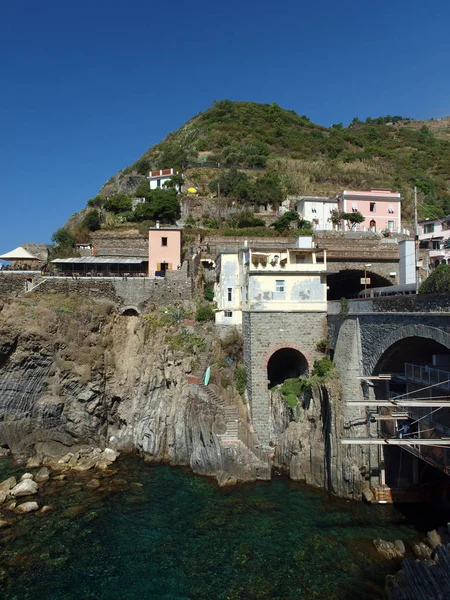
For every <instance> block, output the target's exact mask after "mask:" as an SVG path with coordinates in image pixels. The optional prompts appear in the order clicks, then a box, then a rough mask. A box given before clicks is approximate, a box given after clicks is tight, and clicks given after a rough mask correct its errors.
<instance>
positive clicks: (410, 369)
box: [405, 363, 450, 390]
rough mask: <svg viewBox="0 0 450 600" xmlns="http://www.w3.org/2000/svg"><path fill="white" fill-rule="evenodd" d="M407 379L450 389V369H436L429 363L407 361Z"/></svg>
mask: <svg viewBox="0 0 450 600" xmlns="http://www.w3.org/2000/svg"><path fill="white" fill-rule="evenodd" d="M405 379H406V380H407V381H414V382H416V383H425V384H427V385H433V386H436V387H440V388H442V389H444V390H450V371H444V370H442V369H436V368H434V367H429V366H428V365H414V364H411V363H405Z"/></svg>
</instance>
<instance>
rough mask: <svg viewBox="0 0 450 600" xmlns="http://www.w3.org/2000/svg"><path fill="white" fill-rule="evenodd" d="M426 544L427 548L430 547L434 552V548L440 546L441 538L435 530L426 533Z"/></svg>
mask: <svg viewBox="0 0 450 600" xmlns="http://www.w3.org/2000/svg"><path fill="white" fill-rule="evenodd" d="M427 542H428V544H429V546H431V549H432V550H434V549H435V548H436V546H440V545H441V544H442V539H441V536H440V535H439V533H438V532H437V531H436V529H433V530H432V531H429V532H428V533H427Z"/></svg>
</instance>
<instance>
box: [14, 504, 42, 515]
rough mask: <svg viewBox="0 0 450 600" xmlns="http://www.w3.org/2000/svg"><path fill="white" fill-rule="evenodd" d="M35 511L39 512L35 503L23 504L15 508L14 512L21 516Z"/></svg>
mask: <svg viewBox="0 0 450 600" xmlns="http://www.w3.org/2000/svg"><path fill="white" fill-rule="evenodd" d="M35 510H39V505H38V503H37V502H24V503H23V504H19V506H16V509H15V512H16V513H18V514H19V515H23V514H25V513H29V512H34V511H35Z"/></svg>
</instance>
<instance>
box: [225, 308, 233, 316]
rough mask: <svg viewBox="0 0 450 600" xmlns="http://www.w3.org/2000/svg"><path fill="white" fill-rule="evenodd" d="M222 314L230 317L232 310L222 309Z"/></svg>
mask: <svg viewBox="0 0 450 600" xmlns="http://www.w3.org/2000/svg"><path fill="white" fill-rule="evenodd" d="M223 316H224V317H232V316H233V311H232V310H224V311H223Z"/></svg>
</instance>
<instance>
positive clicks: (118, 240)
mask: <svg viewBox="0 0 450 600" xmlns="http://www.w3.org/2000/svg"><path fill="white" fill-rule="evenodd" d="M91 242H92V245H93V246H94V249H95V254H96V256H131V257H137V256H139V257H142V258H145V259H146V260H148V235H147V236H144V235H142V234H141V233H139V231H138V230H137V229H128V230H124V231H120V230H114V231H95V232H92V233H91Z"/></svg>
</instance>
